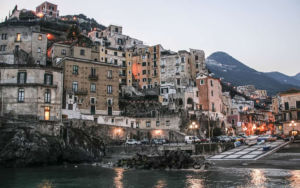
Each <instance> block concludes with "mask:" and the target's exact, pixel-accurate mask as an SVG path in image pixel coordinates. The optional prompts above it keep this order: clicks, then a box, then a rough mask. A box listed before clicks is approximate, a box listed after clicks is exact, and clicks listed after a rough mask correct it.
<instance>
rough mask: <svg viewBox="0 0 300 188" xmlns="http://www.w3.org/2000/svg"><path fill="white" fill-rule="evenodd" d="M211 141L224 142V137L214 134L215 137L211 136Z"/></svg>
mask: <svg viewBox="0 0 300 188" xmlns="http://www.w3.org/2000/svg"><path fill="white" fill-rule="evenodd" d="M210 140H211V142H222V141H221V140H222V137H221V136H214V137H211V139H210Z"/></svg>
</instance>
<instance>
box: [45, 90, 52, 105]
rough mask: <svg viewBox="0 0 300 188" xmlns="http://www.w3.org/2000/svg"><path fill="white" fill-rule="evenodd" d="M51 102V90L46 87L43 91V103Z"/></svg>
mask: <svg viewBox="0 0 300 188" xmlns="http://www.w3.org/2000/svg"><path fill="white" fill-rule="evenodd" d="M50 102H51V91H50V89H46V91H45V103H50Z"/></svg>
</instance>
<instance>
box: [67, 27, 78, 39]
mask: <svg viewBox="0 0 300 188" xmlns="http://www.w3.org/2000/svg"><path fill="white" fill-rule="evenodd" d="M79 34H80V31H79V28H78V26H77V25H72V26H71V27H70V28H69V30H68V34H67V39H72V42H73V40H75V39H76V38H77V37H78V35H79Z"/></svg>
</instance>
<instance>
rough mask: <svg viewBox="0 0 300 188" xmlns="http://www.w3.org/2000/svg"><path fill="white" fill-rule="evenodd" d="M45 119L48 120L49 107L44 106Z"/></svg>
mask: <svg viewBox="0 0 300 188" xmlns="http://www.w3.org/2000/svg"><path fill="white" fill-rule="evenodd" d="M44 115H45V120H47V121H49V120H50V107H45V114H44Z"/></svg>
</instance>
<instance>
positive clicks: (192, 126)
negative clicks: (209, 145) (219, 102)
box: [190, 122, 198, 144]
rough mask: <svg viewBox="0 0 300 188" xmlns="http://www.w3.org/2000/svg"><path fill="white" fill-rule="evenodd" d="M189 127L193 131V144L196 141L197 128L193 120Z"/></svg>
mask: <svg viewBox="0 0 300 188" xmlns="http://www.w3.org/2000/svg"><path fill="white" fill-rule="evenodd" d="M190 129H192V130H193V132H194V144H195V141H196V136H195V130H196V129H198V125H197V124H196V123H195V122H193V123H192V124H191V125H190Z"/></svg>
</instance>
